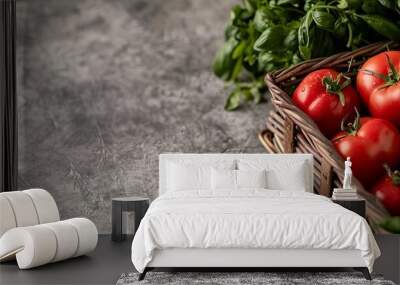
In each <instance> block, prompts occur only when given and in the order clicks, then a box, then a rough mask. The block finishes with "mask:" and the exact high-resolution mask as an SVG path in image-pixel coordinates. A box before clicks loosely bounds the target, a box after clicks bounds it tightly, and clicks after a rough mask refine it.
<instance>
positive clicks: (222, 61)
mask: <svg viewBox="0 0 400 285" xmlns="http://www.w3.org/2000/svg"><path fill="white" fill-rule="evenodd" d="M237 44H238V42H237V41H236V40H235V39H234V38H230V39H229V40H228V41H227V42H225V44H224V45H223V46H222V47H221V48H220V49H219V50H218V52H217V54H216V55H215V57H214V61H213V70H214V73H215V75H217V76H218V77H220V78H221V79H223V80H226V81H229V80H230V79H231V76H232V70H233V68H234V66H235V63H236V62H235V60H233V59H232V53H233V51H234V49H235V47H236V46H237Z"/></svg>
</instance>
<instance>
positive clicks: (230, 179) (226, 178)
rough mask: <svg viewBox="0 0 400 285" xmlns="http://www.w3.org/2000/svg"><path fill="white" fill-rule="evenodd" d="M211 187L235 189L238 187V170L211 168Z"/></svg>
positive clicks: (215, 188) (214, 188) (213, 188)
mask: <svg viewBox="0 0 400 285" xmlns="http://www.w3.org/2000/svg"><path fill="white" fill-rule="evenodd" d="M211 189H212V190H235V189H236V170H230V169H215V168H212V169H211Z"/></svg>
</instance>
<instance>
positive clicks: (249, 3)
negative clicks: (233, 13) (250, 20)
mask: <svg viewBox="0 0 400 285" xmlns="http://www.w3.org/2000/svg"><path fill="white" fill-rule="evenodd" d="M243 5H244V7H245V8H246V9H247V11H249V12H250V13H252V14H253V13H254V10H255V9H256V7H257V3H256V1H255V0H243Z"/></svg>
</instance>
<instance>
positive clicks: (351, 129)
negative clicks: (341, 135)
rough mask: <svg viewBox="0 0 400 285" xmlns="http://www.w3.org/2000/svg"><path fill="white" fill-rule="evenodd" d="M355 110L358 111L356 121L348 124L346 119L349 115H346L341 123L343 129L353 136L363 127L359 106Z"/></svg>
mask: <svg viewBox="0 0 400 285" xmlns="http://www.w3.org/2000/svg"><path fill="white" fill-rule="evenodd" d="M354 111H355V112H356V117H355V119H354V121H353V122H349V123H347V124H346V120H347V117H346V118H344V119H343V120H342V124H341V129H342V131H345V132H347V133H348V134H350V135H352V136H355V135H356V134H357V132H358V130H359V129H360V127H361V124H360V113H359V112H358V110H357V108H354Z"/></svg>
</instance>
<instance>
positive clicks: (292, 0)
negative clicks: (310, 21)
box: [276, 0, 301, 7]
mask: <svg viewBox="0 0 400 285" xmlns="http://www.w3.org/2000/svg"><path fill="white" fill-rule="evenodd" d="M300 2H301V1H299V0H278V1H276V5H280V6H281V5H289V4H290V5H292V6H294V7H299V6H300Z"/></svg>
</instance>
